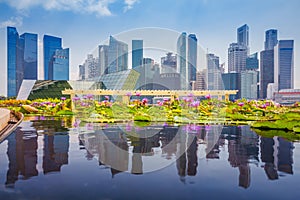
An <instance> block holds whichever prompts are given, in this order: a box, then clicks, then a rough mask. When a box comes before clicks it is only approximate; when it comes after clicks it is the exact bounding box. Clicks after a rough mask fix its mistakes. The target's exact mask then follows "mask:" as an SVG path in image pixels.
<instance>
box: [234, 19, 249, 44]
mask: <svg viewBox="0 0 300 200" xmlns="http://www.w3.org/2000/svg"><path fill="white" fill-rule="evenodd" d="M237 43H238V44H239V45H242V46H245V47H247V49H248V48H249V27H248V25H247V24H245V25H243V26H241V27H240V28H238V29H237Z"/></svg>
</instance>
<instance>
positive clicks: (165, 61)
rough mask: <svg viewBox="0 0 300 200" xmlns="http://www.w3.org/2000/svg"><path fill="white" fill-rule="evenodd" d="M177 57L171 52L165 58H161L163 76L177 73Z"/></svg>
mask: <svg viewBox="0 0 300 200" xmlns="http://www.w3.org/2000/svg"><path fill="white" fill-rule="evenodd" d="M176 67H177V56H176V55H173V53H171V52H169V53H167V55H166V56H165V57H162V58H161V72H160V73H161V74H167V73H176V72H177V70H176Z"/></svg>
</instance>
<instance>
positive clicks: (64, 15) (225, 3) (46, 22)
mask: <svg viewBox="0 0 300 200" xmlns="http://www.w3.org/2000/svg"><path fill="white" fill-rule="evenodd" d="M299 8H300V1H299V0H89V1H84V0H48V1H47V0H0V70H1V72H3V73H0V81H1V82H2V83H4V84H1V85H0V95H3V94H6V26H7V25H10V26H15V27H16V28H17V30H18V32H19V33H20V34H22V33H24V32H30V33H37V34H38V35H39V40H41V41H42V37H43V35H44V34H50V35H54V36H58V37H62V38H63V46H64V47H68V48H70V56H71V63H70V64H71V66H70V67H71V70H72V71H71V73H72V76H73V77H74V76H75V74H76V73H77V72H78V71H77V70H78V65H79V64H81V63H82V62H83V61H84V59H85V57H86V55H87V54H88V53H90V52H92V51H93V50H94V49H95V48H96V46H97V45H98V44H100V43H101V42H102V41H104V40H106V39H107V38H108V36H109V35H115V34H118V33H120V32H123V31H127V30H131V29H136V28H143V27H161V28H165V29H170V30H174V31H176V32H183V31H186V32H188V33H195V34H196V35H197V38H198V41H199V44H200V45H201V46H202V47H203V49H205V50H206V49H208V51H209V52H212V53H215V54H216V55H218V56H220V60H221V62H227V48H228V46H229V44H230V43H232V42H235V41H236V29H237V28H238V27H239V26H241V25H243V24H245V23H246V24H248V26H249V27H250V50H251V53H254V52H257V51H261V50H262V49H263V47H264V32H265V31H266V30H268V29H271V28H275V29H278V31H279V39H294V40H295V54H294V56H295V76H296V77H297V74H300V66H299V65H300V55H299V53H298V51H297V47H298V44H299V42H300V22H299V19H300V12H299ZM172 42H174V44H175V43H176V41H172ZM39 46H40V47H42V46H41V44H40V45H39ZM40 54H41V51H40ZM39 57H40V61H41V58H42V57H41V55H40V56H39ZM295 85H296V87H297V88H300V81H298V80H296V81H295Z"/></svg>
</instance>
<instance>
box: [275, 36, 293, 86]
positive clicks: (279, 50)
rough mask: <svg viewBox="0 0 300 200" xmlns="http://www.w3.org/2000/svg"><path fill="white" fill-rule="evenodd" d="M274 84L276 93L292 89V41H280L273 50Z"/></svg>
mask: <svg viewBox="0 0 300 200" xmlns="http://www.w3.org/2000/svg"><path fill="white" fill-rule="evenodd" d="M274 83H275V85H276V86H277V87H278V88H277V89H278V91H279V90H282V89H293V88H294V40H280V41H279V42H278V44H277V45H276V46H275V48H274Z"/></svg>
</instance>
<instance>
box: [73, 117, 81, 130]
mask: <svg viewBox="0 0 300 200" xmlns="http://www.w3.org/2000/svg"><path fill="white" fill-rule="evenodd" d="M80 122H81V121H80V119H76V120H75V122H74V124H73V126H74V127H75V128H77V127H79V124H80Z"/></svg>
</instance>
